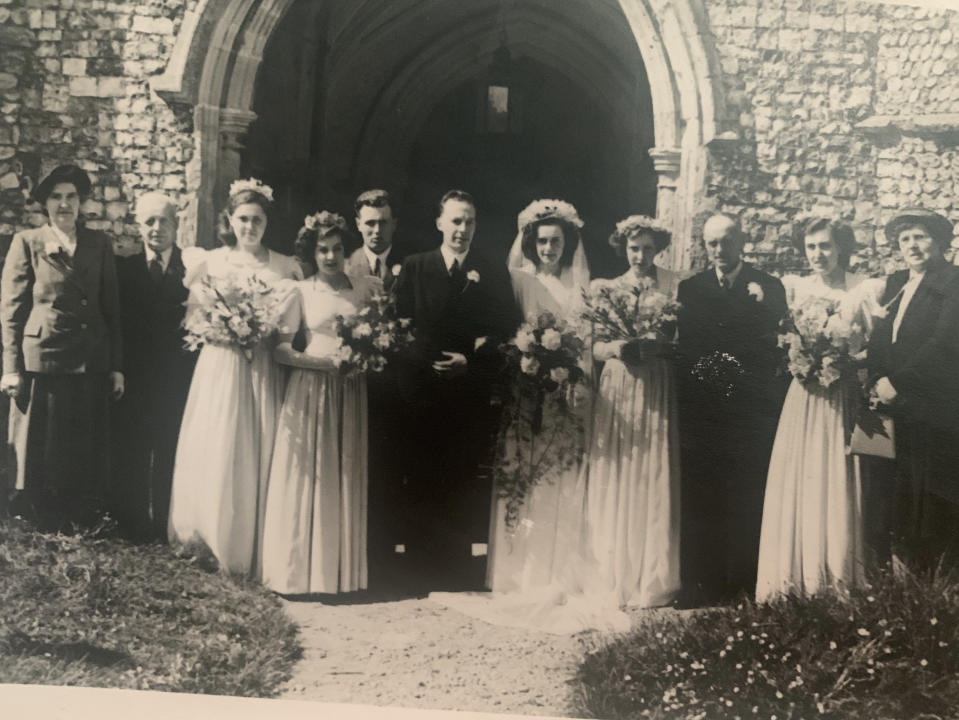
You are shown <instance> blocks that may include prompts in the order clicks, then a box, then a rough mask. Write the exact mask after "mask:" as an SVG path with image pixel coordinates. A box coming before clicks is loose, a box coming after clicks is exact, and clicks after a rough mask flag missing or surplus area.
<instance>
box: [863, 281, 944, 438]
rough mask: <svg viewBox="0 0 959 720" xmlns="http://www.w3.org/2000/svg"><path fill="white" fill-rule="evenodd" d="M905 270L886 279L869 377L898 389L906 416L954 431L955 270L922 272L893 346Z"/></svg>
mask: <svg viewBox="0 0 959 720" xmlns="http://www.w3.org/2000/svg"><path fill="white" fill-rule="evenodd" d="M908 279H909V271H908V270H902V271H900V272H897V273H895V274H893V275H890V276H889V278H887V280H886V288H885V290H884V292H883V295H882V297H881V299H880V302H881V303H882V304H883V305H886V304H889V307H888V310H887V312H886V315H885V317H883V318H880V319H879V320H878V321H877V322H876V326H875V328H874V329H873V333H872V336H871V337H870V339H869V349H868V357H869V360H868V362H869V368H870V374H871V376H872V377H873V379H874V380H875V379H878V378H880V377H883V376H886V377H888V378H889V381H890V382H891V383H892V385H893V387H894V388H896V392H897V393H898V394H899V399H900V401H901V405H900V408H899V411H900V413H901V414H902V415H904V416H905V417H907V418H909V419H911V420H914V421H919V422H925V423H930V424H932V425H933V426H936V427H939V428H942V429H945V430H948V431H950V432H952V433H956V432H957V427H956V426H957V423H959V414H957V408H959V376H957V372H956V369H957V367H959V267H956V266H954V265H950V264H948V263H947V262H942V263H940V264H939V265H938V266H936V267H933V268H930V269H929V270H927V271H926V274H925V276H923V278H922V280H921V281H920V283H919V287H917V288H916V293H915V294H914V295H913V296H912V300H911V301H910V302H909V306H908V307H907V308H906V312H905V315H904V316H903V318H902V322H901V323H900V325H899V334H898V336H897V337H896V342H895V343H894V342H893V341H892V325H893V322H894V320H895V317H896V313H897V312H898V310H899V299H898V298H897V297H896V296H897V295H898V294H899V292H900V291H901V290H902V288H903V286H904V285H905V284H906V281H907V280H908Z"/></svg>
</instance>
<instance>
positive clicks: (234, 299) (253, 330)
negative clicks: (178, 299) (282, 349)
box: [183, 272, 282, 360]
mask: <svg viewBox="0 0 959 720" xmlns="http://www.w3.org/2000/svg"><path fill="white" fill-rule="evenodd" d="M281 305H282V296H281V293H279V292H278V291H277V289H276V288H275V287H274V286H272V285H269V284H268V283H266V282H264V281H263V280H262V279H260V278H259V277H257V276H256V275H254V274H253V273H242V272H236V273H231V274H229V275H225V276H222V277H218V276H211V275H207V276H206V277H204V278H203V279H202V280H201V281H200V282H199V283H198V284H197V286H196V287H195V288H194V291H193V296H192V297H191V299H190V302H189V307H188V311H187V313H186V317H185V318H184V320H183V327H184V329H185V330H186V335H185V337H184V345H185V347H186V348H187V349H188V350H197V349H198V348H199V347H200V346H202V345H205V344H210V345H227V346H231V347H236V348H239V349H240V350H242V351H243V354H244V355H245V356H246V358H247V360H252V359H253V348H255V347H256V346H257V345H259V344H260V343H261V342H263V341H264V340H266V339H267V338H268V337H269V336H270V335H272V334H273V332H274V331H275V330H276V327H277V323H278V320H279V314H280V309H281Z"/></svg>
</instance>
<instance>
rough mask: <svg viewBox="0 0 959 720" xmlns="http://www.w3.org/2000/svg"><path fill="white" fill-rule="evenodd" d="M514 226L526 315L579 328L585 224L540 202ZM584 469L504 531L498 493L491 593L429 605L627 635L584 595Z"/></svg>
mask: <svg viewBox="0 0 959 720" xmlns="http://www.w3.org/2000/svg"><path fill="white" fill-rule="evenodd" d="M517 226H518V232H517V235H516V240H515V241H514V243H513V247H512V249H511V250H510V254H509V260H508V263H509V269H510V276H511V279H512V282H513V292H514V295H515V297H516V300H517V303H518V304H519V306H520V308H521V309H522V311H523V314H524V316H525V317H527V318H529V317H530V316H533V317H535V316H536V315H538V314H540V313H543V312H547V311H548V312H551V313H553V314H554V315H555V316H556V317H558V318H560V319H562V320H565V321H567V323H569V324H570V325H574V326H575V325H577V324H579V323H578V315H579V308H580V303H581V300H582V293H583V290H585V289H588V288H589V282H590V278H589V266H588V264H587V262H586V254H585V252H584V251H583V246H582V242H581V239H580V229H581V228H582V227H583V222H582V220H581V219H580V218H579V215H578V213H577V212H576V209H575V208H574V207H573V206H572V205H570V204H569V203H567V202H564V201H562V200H537V201H535V202H533V203H531V204H530V205H529V206H528V207H527V208H526V209H524V210H523V212H521V213H520V214H519V217H518V219H517ZM584 340H586V338H584ZM585 345H586V346H587V347H589V345H590V343H589V342H586V343H585ZM591 364H592V359H591V357H590V355H589V354H588V353H587V354H586V356H585V357H584V358H583V359H582V366H583V369H584V370H585V371H586V377H587V378H588V377H589V375H590V372H589V371H590V370H591V367H590V366H591ZM587 382H588V381H587ZM588 395H589V392H588V390H586V391H585V393H583V394H582V395H581V396H580V397H579V398H578V400H577V402H576V406H577V407H576V411H577V412H579V413H580V414H581V418H582V423H583V425H584V426H585V428H586V432H587V433H588V426H589V419H590V418H589V415H590V401H589V398H588ZM584 396H585V397H584ZM543 414H544V415H546V414H547V413H546V412H545V410H544V413H543ZM549 421H550V419H549V418H548V417H547V418H544V420H543V422H544V423H548V422H549ZM507 436H508V437H509V438H512V434H507ZM507 442H509V440H507ZM517 442H518V441H517ZM586 446H588V441H587V445H586ZM514 450H515V448H510V449H508V450H507V451H506V453H504V454H506V455H507V456H508V455H509V454H510V453H511V452H513V451H514ZM585 465H586V463H585V459H584V458H582V453H580V461H579V462H576V463H574V464H573V466H572V467H569V468H568V469H567V470H563V471H561V472H559V473H558V475H557V476H555V477H550V478H549V479H548V480H545V479H544V480H542V481H540V482H539V483H538V484H536V485H534V486H533V487H532V489H531V490H530V491H529V494H528V495H527V497H525V498H524V499H523V503H522V505H521V506H520V508H519V516H518V518H516V522H514V523H509V524H507V522H506V520H505V515H506V509H505V501H504V500H503V499H498V498H497V497H496V493H495V491H494V497H493V502H492V514H491V522H490V533H489V536H490V543H489V556H488V565H487V587H489V588H490V589H491V590H492V593H432V594H431V595H430V599H431V600H434V601H436V602H438V603H441V604H443V605H446V606H447V607H450V608H453V609H455V610H458V611H460V612H463V613H465V614H467V615H470V616H472V617H476V618H479V619H482V620H485V621H487V622H491V623H494V624H497V625H506V626H511V627H524V628H530V629H535V630H543V631H546V632H553V633H559V634H570V633H575V632H579V631H583V630H588V629H601V630H615V631H625V630H628V629H629V617H628V616H627V615H626V614H625V613H623V612H622V611H621V610H619V608H618V607H617V606H616V604H615V602H614V601H613V600H612V599H608V598H600V597H597V596H595V595H593V594H592V593H590V592H589V591H590V589H591V587H592V586H593V585H594V583H592V582H591V581H590V580H589V578H590V577H592V576H593V575H594V567H595V563H593V562H590V561H589V560H588V559H587V557H586V550H585V548H586V547H587V544H586V542H585V539H586V528H585V525H584V522H585V517H586V508H585V500H586V487H585V482H586V473H585Z"/></svg>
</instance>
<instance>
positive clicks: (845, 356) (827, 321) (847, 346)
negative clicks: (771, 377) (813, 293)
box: [779, 297, 866, 388]
mask: <svg viewBox="0 0 959 720" xmlns="http://www.w3.org/2000/svg"><path fill="white" fill-rule="evenodd" d="M865 342H866V340H865V335H864V333H863V329H862V327H861V326H860V325H859V324H858V323H856V322H852V321H851V320H849V319H848V318H847V317H845V316H844V314H843V313H841V312H840V308H839V302H838V301H837V300H831V299H829V298H816V297H811V298H808V299H807V300H805V301H804V302H802V303H800V304H799V305H797V306H796V307H795V308H793V309H792V310H791V312H790V316H789V317H788V318H786V319H785V320H783V322H782V325H781V332H780V334H779V347H781V348H784V349H786V351H787V353H788V363H789V365H788V367H789V372H790V373H791V374H792V376H793V377H795V378H797V379H798V380H800V381H801V382H803V383H804V384H806V385H816V384H818V385H821V386H822V387H824V388H828V387H830V386H832V384H833V383H835V382H836V381H837V380H839V379H840V378H843V377H848V376H850V375H853V374H855V372H856V362H855V360H854V358H853V356H854V355H856V354H857V353H859V352H861V351H862V349H863V347H864V346H865Z"/></svg>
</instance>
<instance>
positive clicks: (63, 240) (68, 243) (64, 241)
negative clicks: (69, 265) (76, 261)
mask: <svg viewBox="0 0 959 720" xmlns="http://www.w3.org/2000/svg"><path fill="white" fill-rule="evenodd" d="M50 229H51V230H53V234H54V235H55V236H56V238H57V241H58V242H59V243H60V244H61V245H63V249H64V250H66V252H67V255H70V256H72V255H73V253H74V252H76V249H77V241H76V239H75V238H72V237H70V236H69V235H67V234H66V233H65V232H63V230H61V229H60V228H58V227H57V226H56V225H54V224H53V223H50Z"/></svg>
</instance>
